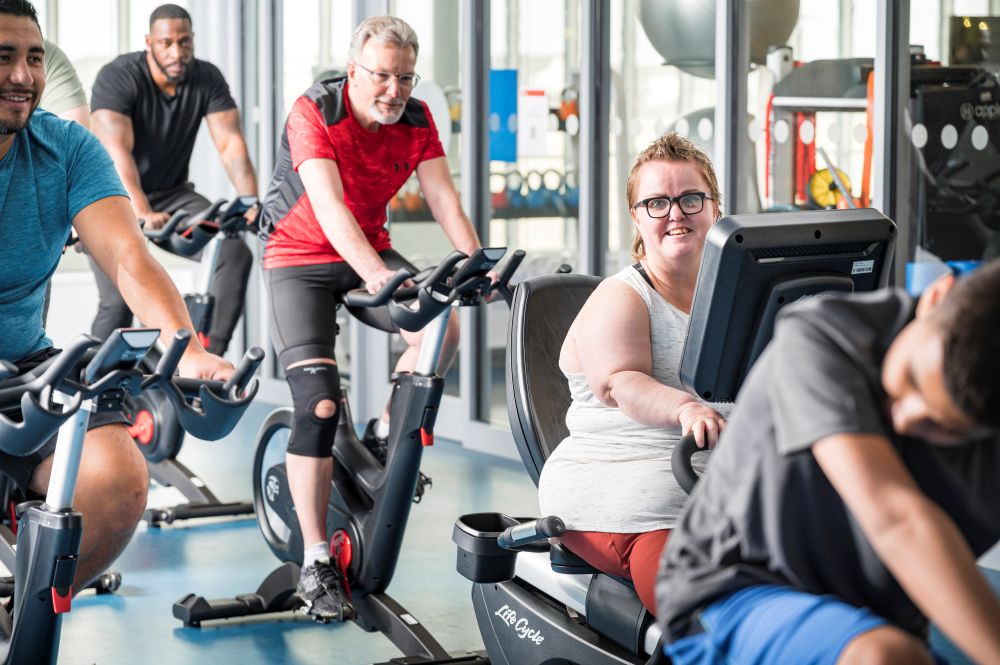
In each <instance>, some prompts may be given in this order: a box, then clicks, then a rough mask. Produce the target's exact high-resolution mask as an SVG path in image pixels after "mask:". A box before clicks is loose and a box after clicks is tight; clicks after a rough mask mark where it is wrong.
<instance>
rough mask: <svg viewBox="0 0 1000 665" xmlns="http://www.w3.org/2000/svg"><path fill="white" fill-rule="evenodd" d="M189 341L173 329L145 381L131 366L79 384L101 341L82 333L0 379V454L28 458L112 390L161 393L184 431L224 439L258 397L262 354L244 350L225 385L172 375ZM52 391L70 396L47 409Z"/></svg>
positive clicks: (137, 370)
mask: <svg viewBox="0 0 1000 665" xmlns="http://www.w3.org/2000/svg"><path fill="white" fill-rule="evenodd" d="M189 339H190V332H189V331H186V330H182V331H178V333H177V334H176V335H175V336H174V340H173V343H172V344H171V345H170V348H169V349H168V350H167V352H166V353H165V354H164V356H163V360H162V361H161V362H160V364H159V365H158V366H157V371H156V372H154V373H153V374H151V375H148V376H145V377H144V376H143V375H142V373H141V372H140V370H139V369H137V368H136V367H135V366H131V367H121V368H113V369H110V370H106V371H104V372H102V374H101V375H99V376H95V377H92V380H90V381H84V379H83V374H84V372H85V369H86V367H87V362H88V361H90V360H91V359H93V358H94V356H96V355H98V354H99V352H98V353H95V352H94V350H95V349H96V347H98V346H100V342H99V341H98V340H96V339H95V338H93V337H90V336H89V335H81V336H80V337H78V338H77V339H75V340H74V341H73V342H72V343H71V344H70V345H69V346H68V347H67V348H66V349H65V350H64V351H63V352H62V353H61V354H59V355H58V356H57V357H56V358H55V359H54V360H53V361H51V362H50V363H47V364H44V365H42V366H40V367H39V368H37V369H36V370H32V371H31V372H28V373H27V374H24V375H22V376H14V377H8V378H7V379H6V380H2V381H0V450H3V451H4V452H6V453H8V454H11V455H18V456H24V455H28V454H31V453H32V452H34V451H35V450H37V449H38V448H40V447H41V446H42V445H43V444H44V443H45V442H46V441H47V440H48V439H49V438H51V437H52V436H53V435H54V434H55V433H56V432H57V431H58V430H59V427H60V426H61V425H62V424H63V423H64V422H65V421H66V420H68V419H69V418H70V417H71V416H72V415H73V414H74V413H75V412H76V411H77V410H78V409H79V407H80V404H81V403H82V401H83V400H84V399H90V398H93V397H96V396H97V395H100V394H102V393H104V392H106V391H108V390H112V389H118V390H124V391H126V392H129V393H131V394H133V395H135V394H138V393H139V392H141V391H142V390H145V389H151V390H161V391H163V392H164V394H165V395H166V396H167V398H168V399H169V400H170V402H171V403H172V405H173V407H174V410H175V412H176V413H177V417H178V419H179V421H180V423H181V426H182V427H183V428H184V429H185V430H186V431H188V432H189V433H191V434H193V435H194V436H197V437H198V438H201V439H206V440H215V439H220V438H222V437H224V436H226V435H227V434H229V433H230V432H231V431H232V430H233V428H234V427H235V426H236V423H237V422H238V421H239V419H240V417H241V416H242V415H243V413H244V412H245V411H246V409H247V407H248V406H249V404H250V402H251V401H252V400H253V398H254V396H255V395H256V393H257V388H258V384H257V382H256V380H252V377H253V374H254V372H255V371H256V369H257V367H258V366H259V365H260V363H261V361H262V359H263V357H264V352H263V351H262V350H261V349H259V348H253V349H251V350H250V351H248V352H247V354H246V355H245V356H244V357H243V359H242V360H241V361H240V363H239V366H238V367H237V370H236V372H235V373H234V374H233V376H232V378H231V379H230V380H229V381H226V382H225V383H223V382H222V381H211V380H203V379H184V378H179V377H174V376H173V372H174V370H175V369H176V367H177V363H178V362H179V360H180V356H181V355H182V354H183V352H184V350H185V349H186V348H187V344H188V340H189ZM135 360H138V359H135ZM248 386H249V387H248ZM53 390H59V391H60V392H63V393H65V394H67V395H69V396H70V399H69V402H68V403H66V404H62V405H52V403H51V402H52V400H51V394H52V391H53ZM195 398H197V402H195ZM192 402H195V403H192ZM14 411H20V415H21V418H20V420H19V421H18V420H16V419H14V418H11V417H10V416H9V414H10V413H12V412H14Z"/></svg>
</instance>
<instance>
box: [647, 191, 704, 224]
mask: <svg viewBox="0 0 1000 665" xmlns="http://www.w3.org/2000/svg"><path fill="white" fill-rule="evenodd" d="M705 199H708V200H709V201H712V200H714V199H713V198H712V197H711V196H709V195H708V194H706V193H705V192H687V193H686V194H681V195H680V196H654V197H652V198H648V199H643V200H641V201H636V202H635V205H633V206H632V209H633V210H635V209H637V208H640V207H644V208H646V214H647V215H649V216H650V217H655V218H660V217H666V216H667V215H669V214H670V209H671V208H672V207H673V205H674V203H676V204H677V205H678V206H679V207H680V209H681V212H682V213H684V214H685V215H697V214H698V213H699V212H701V211H702V210H704V209H705Z"/></svg>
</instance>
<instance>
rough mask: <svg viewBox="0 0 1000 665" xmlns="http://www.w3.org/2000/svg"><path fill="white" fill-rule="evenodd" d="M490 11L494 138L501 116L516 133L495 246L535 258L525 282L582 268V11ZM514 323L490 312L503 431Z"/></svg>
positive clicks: (488, 395)
mask: <svg viewBox="0 0 1000 665" xmlns="http://www.w3.org/2000/svg"><path fill="white" fill-rule="evenodd" d="M490 10H491V16H490V26H491V36H490V48H491V64H490V66H491V69H492V70H493V74H492V76H493V79H492V80H491V88H492V90H491V101H490V106H491V112H497V116H496V117H494V118H491V129H493V130H502V129H507V130H510V129H512V128H511V126H510V124H509V122H510V119H509V116H508V117H507V118H501V117H499V115H501V114H505V113H516V125H515V126H516V134H515V132H513V131H508V132H506V134H505V133H504V132H503V131H499V132H497V134H496V137H495V138H494V148H495V149H491V151H492V154H491V160H490V173H491V175H490V197H491V207H492V209H493V216H492V219H491V221H490V226H489V233H488V236H489V237H488V240H489V244H491V245H502V246H507V247H509V248H510V251H513V250H515V249H523V250H524V251H525V252H526V253H527V257H526V259H525V262H524V263H523V264H522V266H521V269H520V270H519V271H518V274H517V275H516V278H515V279H516V280H520V279H525V278H527V277H531V276H534V275H540V274H545V273H552V272H555V270H556V268H557V267H558V266H559V265H560V264H563V263H568V264H571V265H572V264H575V263H576V259H577V255H578V229H577V226H578V222H577V215H578V212H577V206H578V197H579V182H578V180H577V177H576V174H577V171H578V165H579V135H580V120H579V109H578V103H577V102H578V97H579V81H580V48H581V45H580V43H579V30H580V12H581V3H580V2H578V1H573V0H570V1H568V2H559V3H557V2H545V3H538V2H528V1H522V0H506V1H494V2H493V3H491V5H490ZM505 72H506V73H505ZM504 77H507V78H506V80H504ZM498 93H500V94H498ZM511 97H513V98H514V99H511ZM505 98H506V99H505ZM515 100H516V101H515ZM505 101H506V104H505V103H504V102H505ZM491 115H492V113H491ZM504 142H507V145H504ZM498 144H499V145H498ZM508 317H509V312H508V309H507V306H506V305H504V304H501V303H497V304H493V305H490V306H489V308H488V309H487V312H486V317H485V322H486V323H485V348H484V351H483V353H482V354H481V358H480V359H479V362H480V365H479V372H478V374H479V376H480V377H481V383H480V389H479V408H478V410H477V411H478V413H479V415H480V417H481V418H482V419H483V420H486V421H489V422H491V423H496V424H506V423H507V407H506V393H505V387H504V353H505V348H506V330H507V321H508Z"/></svg>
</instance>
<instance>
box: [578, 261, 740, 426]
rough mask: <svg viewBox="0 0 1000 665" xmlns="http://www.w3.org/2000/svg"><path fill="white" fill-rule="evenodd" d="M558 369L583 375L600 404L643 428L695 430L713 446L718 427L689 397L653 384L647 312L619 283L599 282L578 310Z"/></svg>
mask: <svg viewBox="0 0 1000 665" xmlns="http://www.w3.org/2000/svg"><path fill="white" fill-rule="evenodd" d="M561 364H562V366H563V367H564V369H566V370H568V371H574V372H583V374H584V375H585V376H586V377H587V383H588V384H589V385H590V389H591V391H593V393H594V396H595V397H596V398H597V399H598V400H600V401H601V402H602V403H603V404H606V405H607V406H610V407H613V408H618V409H621V411H622V412H623V413H624V414H625V415H627V416H628V417H629V418H631V419H633V420H635V421H636V422H639V423H642V424H643V425H649V426H651V427H670V426H676V425H682V427H683V428H684V430H685V431H684V433H685V434H686V433H687V431H691V430H692V428H695V427H697V428H698V429H699V430H700V433H701V434H702V436H703V437H705V436H707V438H708V443H709V444H714V442H715V438H716V437H717V435H718V430H719V428H720V427H721V426H722V424H723V422H724V421H723V418H722V416H721V415H719V414H718V413H716V412H715V411H713V410H712V409H710V408H708V407H706V406H704V405H703V404H701V403H700V402H699V401H698V400H697V399H696V398H695V397H694V396H693V395H690V394H688V393H686V392H684V391H683V390H677V389H676V388H671V387H669V386H665V385H663V384H662V383H660V382H659V381H657V380H656V379H655V378H653V376H652V372H653V352H652V344H651V341H650V329H649V310H648V309H647V307H646V304H645V303H644V302H643V300H642V298H641V297H640V296H639V294H638V293H636V292H635V290H634V289H632V288H631V287H630V286H629V285H628V284H625V283H624V282H622V281H620V280H616V279H608V280H604V281H603V282H601V284H600V285H599V286H598V287H597V289H596V290H595V291H594V293H593V294H592V295H591V297H590V298H589V299H588V300H587V302H586V303H585V304H584V306H583V308H582V309H581V310H580V314H579V315H578V316H577V318H576V320H575V321H574V322H573V325H572V326H571V327H570V330H569V333H568V334H567V337H566V342H565V343H564V345H563V352H562V355H561ZM698 433H699V432H696V438H697V435H698Z"/></svg>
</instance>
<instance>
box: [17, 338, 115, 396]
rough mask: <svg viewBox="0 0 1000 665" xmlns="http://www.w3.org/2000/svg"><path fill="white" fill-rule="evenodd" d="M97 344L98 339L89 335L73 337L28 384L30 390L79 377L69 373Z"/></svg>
mask: <svg viewBox="0 0 1000 665" xmlns="http://www.w3.org/2000/svg"><path fill="white" fill-rule="evenodd" d="M98 345H100V341H98V340H97V338H95V337H91V336H90V335H80V336H79V337H77V338H76V339H74V340H73V341H72V342H70V345H69V346H68V347H66V348H65V349H63V352H62V353H60V354H59V355H58V356H56V359H55V360H54V361H53V363H52V364H51V365H50V366H49V368H48V369H47V370H45V372H44V373H43V374H42V375H41V376H39V377H38V378H37V379H35V380H34V381H32V382H31V383H30V384H28V385H29V386H30V387H31V390H32V391H37V389H41V388H42V387H44V386H52V387H53V388H55V387H57V386H58V385H59V384H60V383H62V382H63V381H65V380H66V379H69V378H72V379H73V380H77V379H79V377H71V376H70V375H71V374H72V373H73V370H75V369H76V368H77V365H78V364H79V363H80V361H81V360H83V357H84V356H85V355H86V353H87V351H89V350H90V349H92V348H93V347H95V346H98Z"/></svg>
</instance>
